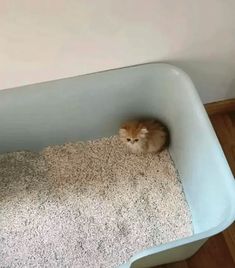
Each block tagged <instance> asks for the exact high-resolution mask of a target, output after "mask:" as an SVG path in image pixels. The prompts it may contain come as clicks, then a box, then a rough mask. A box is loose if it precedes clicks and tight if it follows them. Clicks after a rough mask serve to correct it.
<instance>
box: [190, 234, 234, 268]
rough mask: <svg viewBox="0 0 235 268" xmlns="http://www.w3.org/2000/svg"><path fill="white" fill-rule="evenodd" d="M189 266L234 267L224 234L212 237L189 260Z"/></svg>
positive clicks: (204, 267) (201, 267)
mask: <svg viewBox="0 0 235 268" xmlns="http://www.w3.org/2000/svg"><path fill="white" fill-rule="evenodd" d="M187 264H188V267H189V268H234V267H235V263H234V261H233V258H232V257H231V255H230V251H229V249H228V246H227V244H226V242H225V239H224V237H223V235H222V234H219V235H216V236H213V237H211V238H210V239H209V240H208V241H207V242H206V243H205V245H203V246H202V248H201V249H200V250H199V251H198V252H197V254H195V255H194V256H193V257H191V258H190V259H189V260H187Z"/></svg>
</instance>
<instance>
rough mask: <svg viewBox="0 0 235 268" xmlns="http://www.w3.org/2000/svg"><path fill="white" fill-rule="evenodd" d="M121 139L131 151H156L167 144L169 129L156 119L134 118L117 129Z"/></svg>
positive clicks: (159, 150)
mask: <svg viewBox="0 0 235 268" xmlns="http://www.w3.org/2000/svg"><path fill="white" fill-rule="evenodd" d="M119 136H120V139H121V141H122V142H123V143H124V144H125V145H126V146H127V147H128V148H129V150H130V151H131V152H132V153H158V152H161V151H162V150H163V149H165V148H166V147H167V146H168V144H169V131H168V129H167V127H166V126H165V125H164V124H163V123H161V122H159V121H158V120H139V121H138V120H136V121H129V122H126V123H124V124H123V125H122V126H121V128H120V129H119Z"/></svg>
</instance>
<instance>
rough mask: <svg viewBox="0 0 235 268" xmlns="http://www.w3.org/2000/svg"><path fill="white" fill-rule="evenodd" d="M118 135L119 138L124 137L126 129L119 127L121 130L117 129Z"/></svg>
mask: <svg viewBox="0 0 235 268" xmlns="http://www.w3.org/2000/svg"><path fill="white" fill-rule="evenodd" d="M119 135H120V136H124V135H126V129H125V128H123V127H121V128H120V129H119Z"/></svg>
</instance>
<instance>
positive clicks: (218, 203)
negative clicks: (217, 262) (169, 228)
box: [0, 64, 235, 268]
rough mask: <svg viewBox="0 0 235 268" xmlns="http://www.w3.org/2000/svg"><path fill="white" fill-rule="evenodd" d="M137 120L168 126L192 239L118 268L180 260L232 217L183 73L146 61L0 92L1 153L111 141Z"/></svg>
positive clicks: (209, 131)
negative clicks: (103, 139)
mask: <svg viewBox="0 0 235 268" xmlns="http://www.w3.org/2000/svg"><path fill="white" fill-rule="evenodd" d="M143 115H146V116H156V117H158V118H160V119H161V120H163V121H165V122H166V123H167V125H168V126H169V128H170V131H171V139H172V143H171V146H170V153H171V156H172V158H173V160H174V162H175V165H176V167H177V169H178V171H179V174H180V177H181V180H182V183H183V186H184V191H185V194H186V198H187V201H188V203H189V206H190V209H191V213H192V218H193V227H194V235H193V236H191V237H188V238H184V239H180V240H177V241H174V242H171V243H167V244H163V245H161V246H157V247H153V248H150V249H146V250H144V251H142V252H139V253H138V254H136V255H134V256H133V257H132V258H131V259H129V260H126V263H125V264H124V265H122V266H121V267H122V268H128V267H131V268H144V267H152V266H156V265H160V264H163V263H169V262H175V261H179V260H183V259H187V258H188V257H190V256H192V255H193V254H194V253H195V252H196V251H197V250H198V249H199V248H200V247H201V246H202V245H203V243H205V241H206V240H207V239H208V237H210V236H212V235H214V234H216V233H219V232H221V231H223V230H224V229H225V228H227V227H228V226H229V225H230V224H231V223H232V222H233V221H234V219H235V183H234V179H233V176H232V174H231V171H230V169H229V167H228V164H227V162H226V160H225V157H224V154H223V152H222V150H221V147H220V145H219V142H218V140H217V138H216V135H215V133H214V131H213V128H212V126H211V124H210V121H209V119H208V117H207V114H206V112H205V110H204V107H203V105H202V103H201V101H200V99H199V97H198V94H197V92H196V90H195V87H194V85H193V83H192V81H191V80H190V78H189V77H188V75H187V74H185V73H184V72H183V71H182V70H180V69H178V68H176V67H174V66H171V65H168V64H146V65H140V66H135V67H128V68H123V69H118V70H111V71H105V72H100V73H95V74H89V75H83V76H78V77H73V78H68V79H62V80H57V81H52V82H46V83H40V84H35V85H30V86H24V87H19V88H14V89H10V90H3V91H1V92H0V126H1V131H0V152H9V151H16V150H22V149H30V150H38V149H40V148H42V147H44V146H46V145H51V144H61V143H64V142H67V141H75V140H78V139H83V140H86V139H94V138H100V137H103V136H110V135H113V134H115V133H117V130H118V127H119V124H120V123H121V122H122V121H124V120H125V119H127V118H131V117H136V116H143Z"/></svg>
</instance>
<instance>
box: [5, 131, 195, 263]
mask: <svg viewBox="0 0 235 268" xmlns="http://www.w3.org/2000/svg"><path fill="white" fill-rule="evenodd" d="M0 214H1V218H0V241H1V244H0V259H1V267H79V268H80V267H81V268H84V267H86V268H112V267H118V266H119V265H121V264H122V263H124V262H125V261H127V260H128V259H129V258H130V257H131V256H132V255H133V254H135V253H137V252H139V251H141V250H143V249H146V248H149V247H152V246H156V245H160V244H162V243H166V242H169V241H173V240H176V239H180V238H183V237H187V236H190V235H192V222H191V215H190V211H189V208H188V205H187V203H186V200H185V196H184V192H183V188H182V185H181V182H180V180H179V177H178V174H177V171H176V169H175V167H174V164H173V162H172V160H171V157H170V155H169V153H168V151H167V150H165V151H163V152H161V153H160V154H147V155H138V156H137V155H134V154H131V153H129V152H128V151H127V150H126V148H125V147H124V145H123V144H122V143H121V142H120V141H119V139H118V138H117V137H116V136H115V137H111V138H103V139H100V140H95V141H88V142H86V143H83V142H78V143H68V144H65V145H62V146H52V147H47V148H45V149H44V150H43V151H41V152H40V153H32V152H15V153H8V154H3V155H0Z"/></svg>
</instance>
